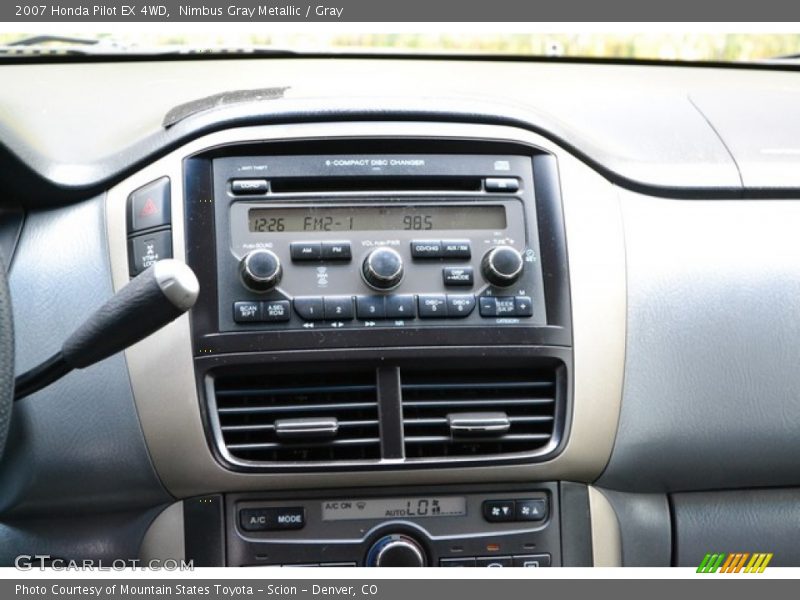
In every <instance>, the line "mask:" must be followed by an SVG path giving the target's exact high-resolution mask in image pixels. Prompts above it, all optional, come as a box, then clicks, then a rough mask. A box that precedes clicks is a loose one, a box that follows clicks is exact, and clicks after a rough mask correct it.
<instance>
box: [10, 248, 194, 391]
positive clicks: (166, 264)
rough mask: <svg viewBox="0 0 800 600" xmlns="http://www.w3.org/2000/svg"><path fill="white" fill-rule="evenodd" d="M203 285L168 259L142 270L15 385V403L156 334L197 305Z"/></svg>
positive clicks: (190, 272) (176, 263)
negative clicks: (72, 372) (70, 373)
mask: <svg viewBox="0 0 800 600" xmlns="http://www.w3.org/2000/svg"><path fill="white" fill-rule="evenodd" d="M199 291H200V285H199V283H198V281H197V277H196V276H195V274H194V272H193V271H192V270H191V269H190V268H189V267H188V266H187V265H185V264H184V263H182V262H180V261H177V260H172V259H167V260H161V261H158V262H157V263H155V264H154V265H153V266H151V267H150V268H148V269H147V270H145V271H143V272H142V273H141V274H139V275H138V276H137V277H135V278H134V279H133V280H131V281H130V282H129V283H128V284H127V285H126V286H125V287H123V288H122V289H121V290H119V292H117V293H116V294H115V295H114V296H112V297H111V298H110V299H109V300H108V302H106V303H105V304H104V305H103V306H101V307H100V308H98V309H97V310H96V311H95V312H94V314H93V315H92V316H91V317H89V319H88V320H86V321H85V322H84V323H83V324H82V325H81V326H80V327H78V329H76V330H75V331H74V332H73V334H72V335H71V336H69V337H68V338H67V340H66V341H65V342H64V344H63V345H62V346H61V350H60V351H59V352H56V353H55V354H54V355H53V356H51V357H50V358H48V359H47V360H46V361H45V362H43V363H42V364H41V365H39V366H37V367H34V368H33V369H31V370H30V371H27V372H26V373H23V374H22V375H20V376H19V377H17V378H16V380H15V382H14V400H15V401H16V400H20V399H21V398H24V397H25V396H29V395H30V394H32V393H34V392H36V391H38V390H40V389H42V388H44V387H47V386H48V385H50V384H51V383H53V382H54V381H57V380H58V379H60V378H61V377H63V376H64V375H66V374H67V373H69V372H70V371H72V370H73V369H84V368H86V367H88V366H90V365H93V364H94V363H96V362H99V361H101V360H103V359H104V358H108V357H109V356H111V355H112V354H116V353H117V352H119V351H121V350H125V348H127V347H129V346H131V345H133V344H135V343H136V342H138V341H139V340H142V339H144V338H145V337H147V336H148V335H150V334H151V333H154V332H155V331H158V330H159V329H161V328H162V327H163V326H164V325H166V324H167V323H170V322H172V321H174V320H175V319H177V318H178V317H179V316H181V315H182V314H183V313H185V312H186V311H187V310H189V309H190V308H192V306H194V303H195V301H196V300H197V295H198V293H199Z"/></svg>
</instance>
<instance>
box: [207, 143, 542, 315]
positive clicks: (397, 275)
mask: <svg viewBox="0 0 800 600" xmlns="http://www.w3.org/2000/svg"><path fill="white" fill-rule="evenodd" d="M213 171H214V194H215V205H216V209H215V214H216V217H217V219H216V230H217V257H218V261H217V269H218V281H219V286H218V311H219V312H218V318H219V330H220V331H249V330H267V331H269V330H286V329H294V330H297V329H306V330H309V329H313V330H319V329H323V330H324V329H347V328H351V329H352V328H382V327H383V328H393V329H403V328H409V327H413V328H417V327H426V326H439V327H441V326H448V327H449V326H484V327H485V326H497V325H499V326H509V325H511V326H542V325H545V324H546V323H547V315H546V311H545V295H544V289H543V281H542V269H541V258H540V251H539V239H538V228H537V223H536V210H535V198H534V195H533V189H534V187H533V179H532V166H531V159H530V157H526V156H496V155H387V156H378V155H352V156H347V155H328V156H267V157H226V158H217V159H215V160H214V161H213ZM426 188H427V191H425V190H426ZM298 190H299V191H298ZM331 190H335V191H331ZM498 247H504V248H507V249H508V253H509V256H511V257H512V258H513V257H514V256H519V257H520V260H521V267H522V268H521V271H520V273H519V275H517V274H516V273H515V272H513V271H514V265H513V264H512V265H511V266H510V267H509V266H508V265H502V264H501V265H500V266H501V267H503V266H505V267H506V268H508V269H510V270H511V271H512V273H511V275H512V276H511V277H510V278H509V279H508V281H502V280H501V279H502V278H498V277H494V275H496V274H495V273H493V272H492V269H493V268H494V264H487V263H491V260H490V257H491V256H492V250H493V249H495V248H498ZM264 251H268V252H269V253H271V255H270V256H269V257H267V256H266V253H265V252H264ZM251 253H262V254H265V257H266V258H265V260H266V261H267V262H268V263H269V265H270V267H272V266H274V265H273V262H274V261H273V258H276V259H277V261H278V262H279V263H280V267H279V268H280V273H277V274H276V273H275V272H274V271H271V272H270V273H269V274H265V278H266V277H267V275H270V276H272V275H277V277H272V278H271V279H270V280H269V281H270V285H269V286H265V287H268V288H269V289H267V290H266V291H265V290H260V291H259V290H257V288H256V286H254V285H252V279H251V278H250V277H249V275H250V274H249V272H246V273H245V275H246V276H247V277H245V279H246V280H248V285H245V283H244V282H243V278H242V265H243V261H244V260H245V259H246V257H248V255H250V254H251ZM386 260H389V263H386ZM376 265H377V266H376ZM398 265H399V269H398V268H397V267H398ZM382 267H383V269H384V271H386V272H385V273H380V272H376V269H377V270H378V271H380V269H381V268H382ZM388 271H392V272H391V273H389V272H388ZM382 276H383V277H382ZM274 280H277V284H274ZM490 281H495V282H496V283H502V284H507V285H494V284H492V283H490Z"/></svg>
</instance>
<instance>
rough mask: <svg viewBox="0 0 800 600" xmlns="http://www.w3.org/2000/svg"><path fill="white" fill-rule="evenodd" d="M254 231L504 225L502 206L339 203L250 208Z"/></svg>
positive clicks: (428, 229) (397, 229)
mask: <svg viewBox="0 0 800 600" xmlns="http://www.w3.org/2000/svg"><path fill="white" fill-rule="evenodd" d="M248 220H249V226H250V227H249V229H250V231H252V232H256V233H276V232H281V231H288V232H299V231H302V232H315V231H323V232H324V231H432V230H448V229H493V230H502V229H505V228H506V209H505V207H503V206H502V205H468V206H463V205H461V206H441V205H439V206H341V207H289V208H277V207H276V208H252V209H250V211H249V214H248Z"/></svg>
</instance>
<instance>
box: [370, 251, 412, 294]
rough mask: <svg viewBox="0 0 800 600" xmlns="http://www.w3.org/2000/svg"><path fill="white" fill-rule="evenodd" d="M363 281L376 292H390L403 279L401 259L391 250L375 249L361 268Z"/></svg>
mask: <svg viewBox="0 0 800 600" xmlns="http://www.w3.org/2000/svg"><path fill="white" fill-rule="evenodd" d="M361 272H362V274H363V275H364V281H366V282H367V284H368V285H370V286H372V287H373V288H375V289H378V290H390V289H392V288H395V287H397V286H398V285H400V281H401V280H402V279H403V257H402V256H400V254H399V253H398V252H397V251H396V250H392V249H391V248H376V249H375V250H373V251H372V252H370V253H369V254H368V255H367V258H365V259H364V264H363V265H362V267H361Z"/></svg>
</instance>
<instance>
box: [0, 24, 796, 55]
mask: <svg viewBox="0 0 800 600" xmlns="http://www.w3.org/2000/svg"><path fill="white" fill-rule="evenodd" d="M0 46H2V51H3V54H4V55H19V56H27V55H41V54H115V53H125V54H148V53H196V52H245V53H246V52H256V51H264V52H265V53H266V52H270V51H288V52H297V53H315V54H316V53H392V54H396V53H399V54H421V53H422V54H439V53H446V54H470V55H475V54H478V55H482V54H486V55H498V54H500V55H512V56H536V57H563V58H599V59H626V60H664V61H693V62H697V61H714V62H749V61H758V60H764V59H774V58H782V57H796V56H798V55H800V34H790V33H774V34H754V33H738V34H737V33H572V34H567V33H497V34H490V33H487V34H444V33H442V34H435V33H340V32H337V33H286V34H266V33H243V32H241V31H237V30H235V31H233V32H231V33H226V34H209V33H198V34H183V33H174V34H173V33H170V34H166V33H144V32H130V33H122V34H112V33H81V32H75V33H59V34H58V35H43V34H41V33H13V34H12V33H0Z"/></svg>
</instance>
